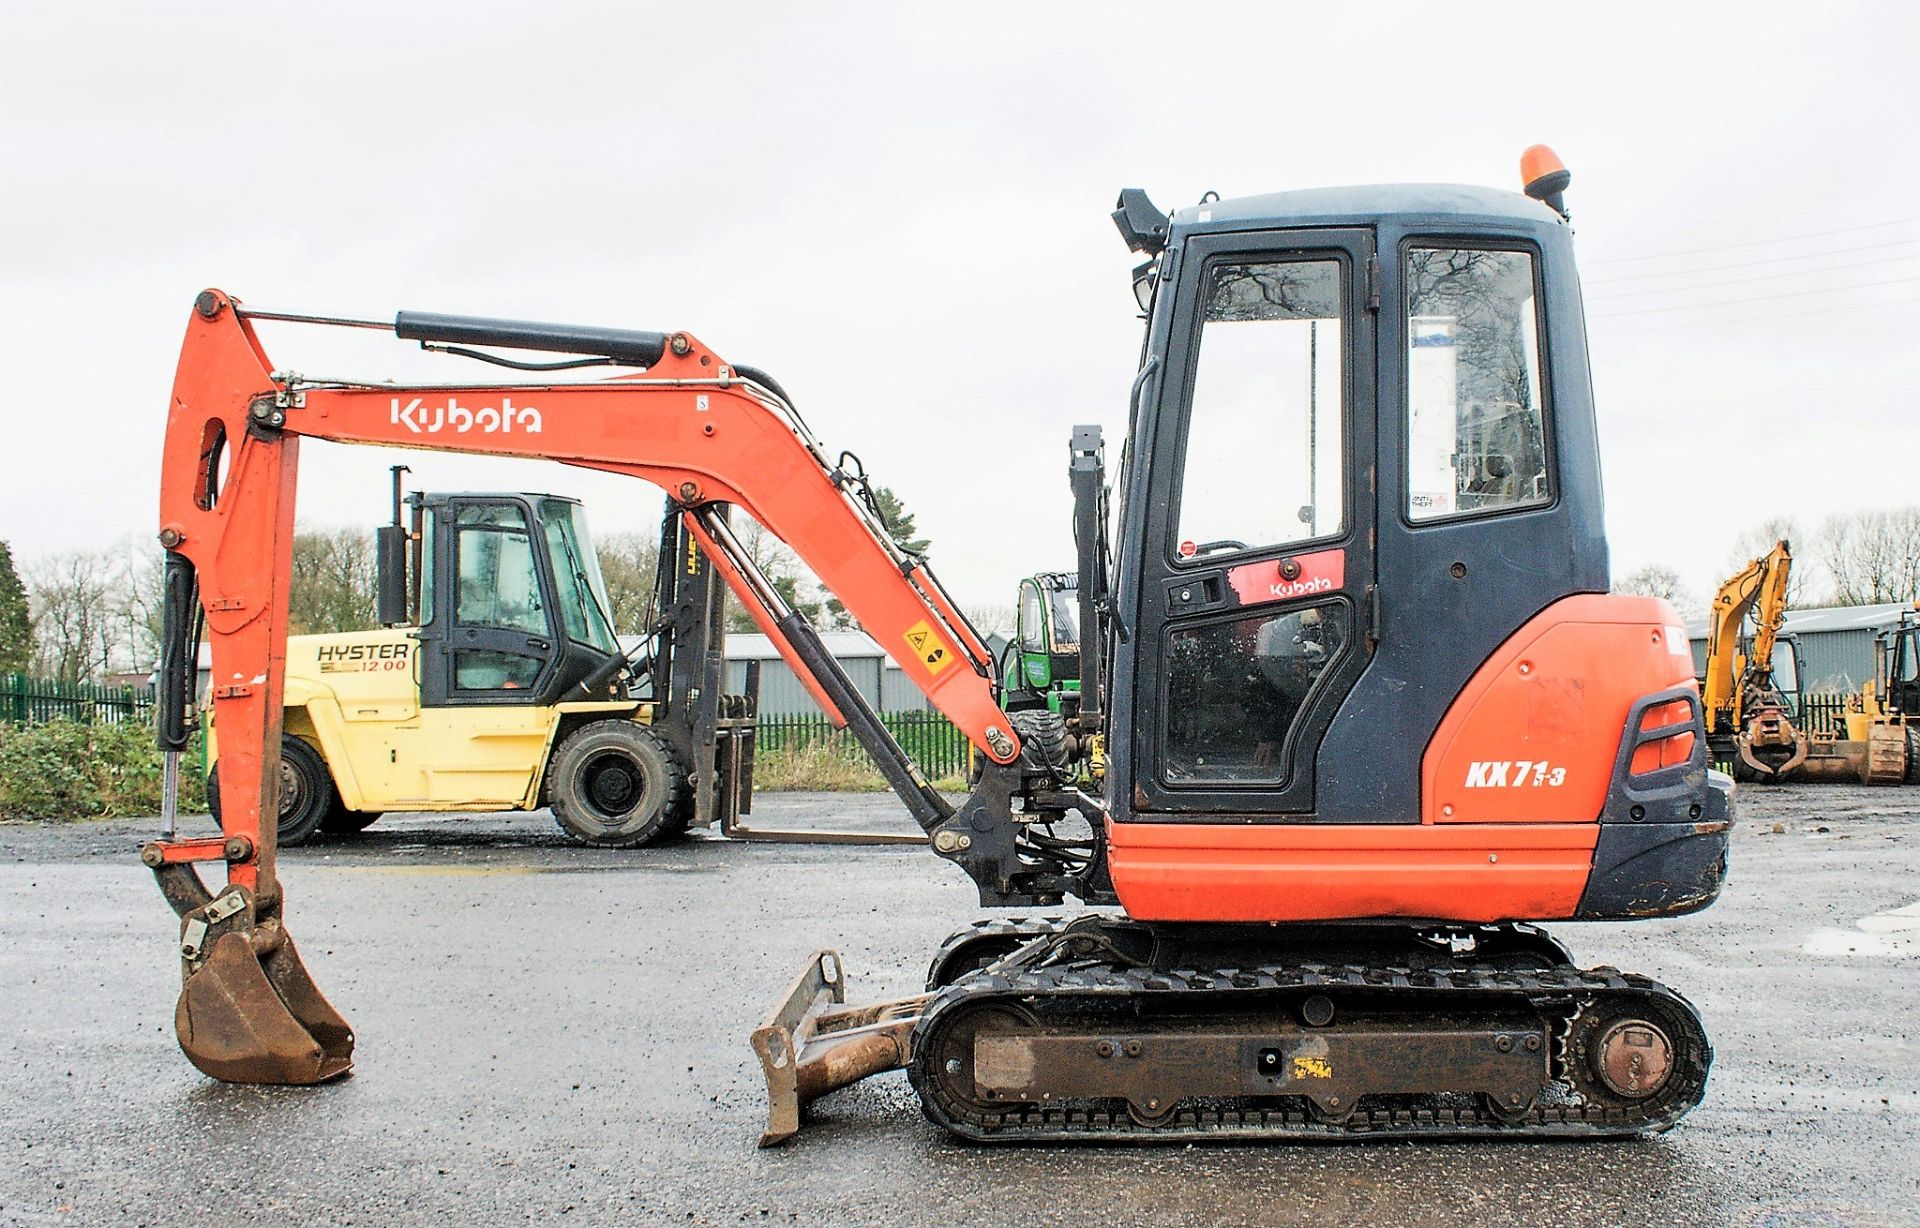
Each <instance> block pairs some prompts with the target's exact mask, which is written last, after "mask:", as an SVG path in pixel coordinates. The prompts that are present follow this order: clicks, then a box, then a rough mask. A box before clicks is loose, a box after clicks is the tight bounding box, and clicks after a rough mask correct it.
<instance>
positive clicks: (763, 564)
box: [727, 512, 851, 632]
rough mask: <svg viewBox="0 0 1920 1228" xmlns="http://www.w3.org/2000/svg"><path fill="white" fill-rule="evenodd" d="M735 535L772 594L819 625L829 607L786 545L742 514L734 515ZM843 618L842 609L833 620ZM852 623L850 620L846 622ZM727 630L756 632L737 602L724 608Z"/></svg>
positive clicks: (750, 618) (749, 618)
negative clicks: (765, 578) (770, 588)
mask: <svg viewBox="0 0 1920 1228" xmlns="http://www.w3.org/2000/svg"><path fill="white" fill-rule="evenodd" d="M733 531H734V535H735V536H737V537H738V538H739V539H740V545H741V548H742V549H744V550H745V551H746V554H747V557H748V558H749V559H751V560H753V565H754V566H755V567H757V568H759V569H760V571H761V573H762V574H763V575H765V576H766V577H767V579H768V581H769V582H770V583H772V585H773V588H774V591H775V592H777V593H779V594H780V596H781V598H782V599H783V600H784V601H785V602H786V603H787V604H788V605H790V606H792V607H793V608H794V609H795V610H797V611H799V613H800V615H801V617H803V618H805V619H806V620H807V621H808V622H810V623H813V624H814V625H815V626H819V625H820V624H821V623H822V622H824V621H827V619H828V617H829V609H828V605H827V603H826V602H825V601H822V599H821V587H820V581H819V580H817V579H815V578H814V576H813V573H812V572H810V571H808V570H807V568H806V565H805V564H804V563H802V562H801V561H800V556H798V555H796V554H795V553H794V552H793V550H792V549H791V548H789V547H788V545H787V544H786V543H785V542H783V541H781V540H780V539H779V538H777V537H775V536H774V535H773V534H772V533H771V532H770V531H769V530H768V529H767V528H766V527H765V526H764V525H762V524H760V522H758V521H756V520H754V519H753V518H752V517H750V516H748V515H746V514H745V513H743V512H742V513H737V514H736V515H735V516H734V520H733ZM844 615H845V608H844V607H841V608H840V610H839V614H838V615H837V616H835V620H836V621H838V618H839V617H841V616H844ZM847 621H848V622H851V620H850V619H848V620H847ZM727 630H728V631H732V632H749V631H757V630H759V628H758V627H756V626H755V625H754V621H753V616H752V615H751V614H748V613H747V611H746V607H744V606H742V605H741V604H740V603H739V602H738V601H732V600H730V601H729V602H728V608H727Z"/></svg>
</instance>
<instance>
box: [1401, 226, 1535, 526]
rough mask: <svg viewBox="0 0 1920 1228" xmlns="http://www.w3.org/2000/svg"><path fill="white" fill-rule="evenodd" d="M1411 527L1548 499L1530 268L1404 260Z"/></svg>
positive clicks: (1480, 260) (1436, 250)
mask: <svg viewBox="0 0 1920 1228" xmlns="http://www.w3.org/2000/svg"><path fill="white" fill-rule="evenodd" d="M1406 273H1407V278H1406V280H1407V449H1408V453H1407V516H1408V518H1409V519H1410V520H1414V521H1423V520H1438V519H1441V518H1443V517H1448V516H1465V515H1473V514H1475V513H1487V512H1498V511H1504V510H1507V509H1509V508H1516V507H1528V506H1532V505H1536V504H1542V503H1547V502H1549V501H1551V499H1552V497H1553V496H1552V492H1551V490H1550V489H1549V485H1548V473H1547V436H1546V425H1545V422H1546V419H1545V411H1544V409H1543V407H1542V405H1541V401H1540V335H1539V328H1538V318H1539V317H1538V315H1537V313H1536V310H1535V304H1534V289H1533V287H1534V278H1533V257H1532V256H1531V255H1529V254H1528V253H1526V252H1507V251H1489V250H1484V249H1479V248H1457V247H1415V248H1411V249H1409V250H1408V252H1407V267H1406Z"/></svg>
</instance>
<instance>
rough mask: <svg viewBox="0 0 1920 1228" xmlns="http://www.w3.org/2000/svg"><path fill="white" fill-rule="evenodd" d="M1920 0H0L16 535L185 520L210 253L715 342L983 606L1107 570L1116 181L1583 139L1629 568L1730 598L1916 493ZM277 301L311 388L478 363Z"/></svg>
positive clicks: (306, 287) (53, 536)
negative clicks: (793, 410)
mask: <svg viewBox="0 0 1920 1228" xmlns="http://www.w3.org/2000/svg"><path fill="white" fill-rule="evenodd" d="M1917 13H1920V8H1917V7H1916V6H1913V5H1908V4H1885V5H1879V6H1865V5H1844V4H1826V5H1818V6H1815V5H1805V4H1794V5H1785V4H1774V5H1768V4H1753V3H1748V4H1740V5H1731V6H1725V7H1710V6H1706V5H1692V4H1687V5H1681V4H1669V5H1662V6H1646V7H1638V6H1630V5H1628V6H1623V5H1616V4H1608V5H1592V6H1580V5H1545V4H1539V3H1530V4H1524V5H1514V6H1491V5H1471V4H1455V5H1435V4H1430V3H1429V4H1418V5H1407V6H1397V5H1391V4H1379V3H1370V4H1366V5H1352V4H1337V3H1321V4H1315V5H1310V6H1309V5H1281V4H1264V5H1254V6H1247V7H1244V8H1243V7H1236V6H1233V5H1226V4H1210V5H1199V6H1192V5H1172V6H1169V5H1164V4H1161V5H1152V6H1139V7H1134V6H1125V5H1119V4H1097V5H1073V6H1066V5H1049V4H1037V3H1032V2H1028V3H1024V4H1018V5H1006V6H998V5H987V4H978V3H968V4H948V5H937V6H936V5H914V4H890V5H872V6H852V5H848V6H838V7H836V6H825V5H821V6H812V5H808V6H800V5H771V4H769V5H765V6H745V5H711V4H695V5H689V4H674V5H655V4H645V3H626V4H618V5H606V6H586V5H565V4H554V3H543V4H527V3H512V4H496V3H480V2H469V3H464V4H459V5H445V6H434V7H429V6H425V5H407V4H392V3H388V4H380V5H357V4H346V3H326V4H315V3H305V4H298V5H292V4H287V5H281V4H270V3H249V4H233V5H188V4H177V3H176V4H166V5H159V4H148V5H126V6H112V5H100V4H86V3H80V2H76V0H62V2H59V3H49V4H29V3H19V2H17V0H0V57H3V58H0V175H3V176H4V182H5V190H4V192H0V223H3V224H0V244H4V249H3V259H0V284H3V286H4V295H3V296H0V310H4V312H5V326H4V328H0V374H3V375H4V379H3V380H0V424H3V426H0V461H3V463H0V513H4V519H0V535H4V536H5V537H6V538H8V539H10V540H11V541H12V543H13V546H14V550H15V553H16V555H19V556H21V557H22V558H23V559H24V560H25V561H26V562H28V563H31V562H32V561H34V560H35V559H39V558H44V557H45V556H47V555H49V554H52V553H54V552H58V551H63V550H71V549H77V548H89V547H99V546H104V545H109V544H112V543H114V542H116V541H120V540H124V539H127V538H128V537H130V536H136V535H137V536H139V537H141V538H147V536H148V535H150V534H151V533H152V532H153V531H154V528H155V527H156V506H155V504H156V490H157V465H158V453H159V444H160V436H161V430H162V425H163V422H164V418H165V412H166V404H167V393H168V389H169V387H170V384H171V379H172V374H173V367H174V362H175V360H176V357H177V354H178V346H179V340H180V335H181V331H182V329H183V327H184V325H185V320H186V316H187V312H188V310H189V307H190V304H191V301H192V299H193V296H194V294H195V293H196V292H197V291H198V290H200V289H201V288H202V287H204V286H209V285H212V286H219V287H221V288H223V289H226V290H228V291H231V292H233V293H234V294H236V295H239V296H240V297H242V298H244V299H246V300H248V301H249V302H250V303H252V304H254V305H256V306H262V307H277V308H290V309H302V310H311V311H317V312H337V313H343V314H359V315H367V316H375V317H386V316H391V314H392V313H393V312H394V311H395V310H396V309H399V308H415V309H425V310H437V311H447V312H455V313H464V314H477V315H504V316H518V317H524V318H533V319H552V320H558V321H563V322H570V323H601V324H611V325H620V326H626V327H634V328H653V329H687V330H690V331H692V332H694V333H695V334H697V335H698V336H699V337H700V338H701V339H702V340H703V341H705V342H706V343H707V344H709V345H710V346H712V347H713V348H714V349H715V350H717V351H718V352H719V353H721V354H722V355H724V356H726V357H728V358H730V359H733V360H735V361H738V362H742V363H746V364H749V365H754V366H759V367H762V368H764V369H766V370H768V371H771V372H772V373H774V374H775V375H776V376H777V377H778V378H779V379H780V380H781V381H782V382H783V383H784V384H785V385H786V387H787V388H788V390H789V391H790V392H792V393H793V394H794V397H795V399H796V401H797V402H798V404H799V406H800V408H801V410H802V412H803V413H804V414H805V415H806V416H807V418H808V419H809V420H810V422H811V423H812V425H813V427H814V429H815V430H816V431H817V432H818V433H819V434H820V435H821V436H822V437H823V439H824V440H825V442H826V443H827V444H828V446H829V447H831V448H834V449H839V448H852V449H854V450H855V451H857V452H859V453H860V454H861V455H862V456H863V457H864V458H865V459H866V462H867V465H868V468H869V470H870V471H871V472H873V473H874V474H875V475H877V477H878V478H879V480H880V481H882V482H884V483H886V484H887V485H890V486H892V487H893V488H894V489H895V490H897V491H898V492H899V493H900V495H901V496H902V497H903V499H904V500H905V502H906V504H907V506H908V507H909V508H910V509H911V510H912V511H914V512H915V513H916V514H917V515H918V517H919V525H920V528H921V530H922V531H923V532H924V533H925V535H927V536H928V537H930V538H931V539H932V540H933V543H934V551H933V560H934V564H935V566H936V568H937V569H938V570H939V571H940V572H941V573H942V575H943V576H944V577H945V578H946V579H947V581H948V582H949V584H950V586H951V587H953V588H954V589H955V590H956V591H957V592H958V593H959V595H960V596H961V598H962V600H963V601H964V602H967V603H972V604H982V603H993V602H1001V603H1004V602H1007V601H1009V600H1010V598H1011V592H1012V585H1013V583H1014V581H1015V579H1016V578H1017V577H1018V576H1019V575H1020V574H1022V573H1025V572H1029V571H1032V570H1035V569H1037V568H1043V567H1051V566H1062V565H1065V564H1067V563H1068V562H1069V561H1070V559H1071V536H1070V534H1069V531H1068V527H1067V515H1068V508H1069V500H1068V497H1067V486H1066V477H1065V466H1066V440H1067V433H1068V430H1069V428H1070V427H1071V425H1072V424H1074V423H1076V422H1082V421H1096V422H1100V423H1103V424H1104V425H1105V426H1106V428H1107V430H1108V434H1109V437H1110V438H1113V439H1117V438H1118V437H1119V435H1120V433H1121V431H1122V430H1123V428H1124V421H1123V419H1124V402H1125V399H1126V395H1127V389H1128V385H1129V382H1130V381H1131V379H1132V376H1133V370H1134V364H1135V361H1136V358H1137V349H1138V345H1139V330H1140V325H1139V323H1138V322H1137V321H1136V319H1135V318H1134V307H1133V304H1132V299H1131V296H1130V293H1129V290H1128V284H1127V275H1128V269H1129V268H1130V266H1131V265H1132V263H1133V258H1132V257H1130V255H1129V254H1128V253H1127V252H1126V251H1125V249H1124V248H1123V246H1122V245H1121V243H1120V240H1119V239H1118V237H1117V236H1116V234H1115V232H1114V229H1113V226H1112V224H1111V223H1110V222H1109V221H1108V219H1107V213H1108V211H1109V210H1110V209H1111V208H1112V205H1113V198H1114V196H1115V194H1116V192H1117V190H1118V189H1119V188H1121V187H1126V186H1138V187H1143V188H1145V189H1147V190H1148V192H1149V193H1150V194H1151V195H1152V197H1153V199H1154V200H1155V201H1156V202H1157V203H1158V204H1160V205H1161V206H1162V207H1164V208H1172V207H1175V206H1180V205H1186V204H1189V203H1192V202H1193V201H1194V200H1195V199H1197V198H1198V197H1199V196H1200V194H1201V193H1202V192H1203V191H1207V190H1214V191H1218V192H1220V193H1221V194H1222V195H1225V196H1234V195H1244V194H1252V193H1259V192H1267V191H1274V190H1279V189H1285V188H1293V187H1308V186H1322V185H1329V184H1339V183H1365V182H1391V181H1456V182H1468V183H1480V184H1491V185H1495V186H1499V187H1517V186H1518V174H1517V159H1518V156H1519V153H1520V151H1521V150H1522V149H1523V148H1524V147H1525V146H1527V145H1529V144H1531V143H1533V142H1536V141H1545V142H1548V143H1550V144H1552V145H1553V146H1554V147H1555V148H1556V149H1557V150H1559V152H1560V153H1561V155H1562V156H1563V157H1564V158H1565V160H1566V161H1567V163H1568V165H1569V166H1570V168H1571V169H1572V171H1573V173H1574V183H1573V187H1572V190H1571V192H1570V193H1569V195H1568V203H1569V207H1570V208H1571V209H1572V211H1573V213H1574V215H1575V219H1576V222H1577V228H1578V235H1579V238H1578V248H1579V251H1580V255H1581V261H1582V265H1583V270H1584V274H1585V277H1586V280H1587V294H1588V301H1589V310H1590V313H1591V314H1592V316H1593V317H1594V322H1593V325H1592V334H1591V347H1592V350H1593V358H1594V371H1595V376H1594V378H1595V384H1596V391H1597V394H1598V404H1599V413H1600V423H1601V434H1602V437H1603V439H1604V441H1605V449H1606V451H1605V467H1606V478H1607V521H1608V530H1609V533H1610V535H1611V539H1612V544H1613V558H1614V572H1615V575H1616V577H1618V576H1623V575H1625V574H1627V573H1629V572H1631V571H1633V570H1634V569H1636V568H1638V567H1640V566H1642V565H1643V564H1647V563H1652V562H1663V563H1667V564H1670V565H1672V566H1674V567H1676V568H1677V569H1679V570H1680V572H1681V573H1682V575H1683V577H1684V578H1685V579H1686V580H1687V582H1688V583H1690V584H1691V585H1692V586H1693V587H1694V588H1695V589H1696V590H1697V591H1705V590H1709V589H1710V588H1711V587H1712V585H1713V584H1714V583H1715V582H1716V580H1717V578H1718V577H1719V576H1721V575H1722V574H1723V573H1724V568H1725V566H1726V564H1727V562H1728V561H1729V559H1730V558H1731V557H1732V553H1733V550H1734V543H1735V539H1736V538H1737V537H1739V536H1740V535H1741V534H1742V533H1743V532H1745V531H1746V530H1748V529H1750V528H1751V527H1752V526H1754V525H1756V524H1757V523H1759V522H1760V521H1761V520H1763V519H1765V518H1766V517H1768V516H1770V515H1776V514H1786V515H1791V516H1795V517H1798V518H1801V519H1802V520H1803V521H1807V522H1813V523H1817V522H1818V521H1819V520H1820V519H1821V518H1823V517H1824V516H1826V515H1828V514H1830V513H1833V512H1835V511H1844V510H1851V509H1862V508H1872V507H1879V506H1887V505H1891V504H1895V503H1912V502H1915V501H1920V481H1916V479H1915V477H1914V474H1915V472H1916V469H1915V461H1914V458H1915V457H1916V456H1917V455H1920V397H1917V396H1916V388H1920V370H1916V358H1917V357H1920V349H1917V348H1916V345H1915V341H1914V338H1915V333H1916V326H1920V222H1916V221H1915V218H1916V217H1920V157H1916V156H1915V152H1916V151H1915V144H1914V142H1915V138H1914V131H1915V127H1916V121H1920V85H1917V84H1916V82H1917V81H1920V17H1916V14H1917ZM1735 245H1739V246H1735ZM1672 253H1678V254H1672ZM1652 257H1660V258H1657V259H1654V258H1652ZM1842 266H1848V267H1842ZM262 335H263V338H264V340H265V342H266V344H267V346H268V349H269V352H270V353H271V354H272V356H273V358H274V359H275V361H276V362H277V363H279V364H280V365H282V366H285V367H291V368H293V369H296V370H300V371H303V372H307V373H309V374H328V375H339V374H354V375H361V376H376V377H380V376H389V375H391V376H397V377H400V378H418V379H428V380H446V379H455V378H464V377H466V373H468V372H475V371H477V372H479V373H481V374H482V376H483V377H484V373H485V371H486V370H487V369H484V368H474V367H473V366H472V364H469V363H465V362H461V361H459V360H454V359H448V358H443V357H432V356H428V355H423V354H421V353H420V352H419V351H417V350H415V349H414V348H413V347H412V346H411V345H408V344H404V343H400V342H396V341H394V340H393V339H391V338H382V337H380V336H379V335H376V334H353V333H340V332H335V331H332V330H313V329H304V328H293V327H288V326H264V327H263V329H262ZM392 459H393V458H391V457H390V456H388V455H386V454H384V453H381V452H378V451H374V450H369V449H350V448H345V447H339V446H330V445H320V444H309V445H308V446H307V447H306V448H305V449H304V454H303V457H302V462H301V464H302V485H301V502H300V509H301V515H302V518H303V520H304V521H305V522H307V523H311V524H336V523H367V524H372V523H375V522H377V521H378V520H380V519H382V518H383V517H384V509H385V502H386V493H385V492H386V481H385V466H386V465H387V464H389V463H391V461H392ZM402 459H404V460H406V461H407V462H408V463H410V464H412V466H413V469H414V479H415V481H416V482H417V483H418V484H420V485H423V486H427V487H435V488H449V487H467V488H485V487H502V488H533V489H551V490H559V491H564V492H567V493H574V494H578V495H580V496H582V497H583V498H585V499H586V500H587V501H588V503H589V506H590V509H591V514H592V518H593V521H594V523H595V526H596V528H597V529H598V530H600V531H602V532H606V531H609V530H614V529H623V528H633V529H638V528H649V529H650V528H651V526H652V525H653V524H654V523H655V521H656V518H657V515H658V510H659V499H658V497H657V495H656V494H655V493H654V492H653V491H652V489H651V488H647V487H642V486H638V485H636V484H634V483H632V482H627V481H623V480H620V479H615V478H611V477H606V476H596V475H591V474H586V473H577V472H572V471H568V470H564V469H560V468H558V467H554V466H546V465H539V464H533V463H510V462H500V461H480V460H472V459H464V458H455V457H447V456H429V455H424V454H418V453H415V454H408V455H405V456H404V457H402Z"/></svg>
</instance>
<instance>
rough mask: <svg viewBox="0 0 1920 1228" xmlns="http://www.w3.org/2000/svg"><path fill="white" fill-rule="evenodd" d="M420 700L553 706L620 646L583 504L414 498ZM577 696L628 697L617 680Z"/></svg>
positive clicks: (531, 498)
mask: <svg viewBox="0 0 1920 1228" xmlns="http://www.w3.org/2000/svg"><path fill="white" fill-rule="evenodd" d="M410 500H411V502H412V503H413V506H414V514H415V520H416V524H417V525H418V528H419V548H418V549H419V553H418V570H417V573H416V575H417V590H416V596H417V606H418V608H417V615H416V618H415V624H416V625H417V626H418V628H419V630H418V631H417V632H416V635H417V636H418V638H419V640H420V663H421V664H420V702H421V704H422V706H424V707H473V706H485V705H524V706H532V707H547V706H551V705H552V704H554V703H557V702H559V701H560V700H561V699H562V698H563V697H567V696H568V695H569V693H570V692H575V691H576V690H577V688H579V687H580V685H581V683H582V682H585V681H588V680H589V679H590V677H591V676H592V675H594V674H595V673H596V672H603V671H602V666H604V665H605V664H606V663H607V661H608V659H609V658H611V657H614V656H617V655H618V654H619V652H620V647H619V644H618V642H617V641H616V640H615V638H614V628H613V622H612V613H611V605H610V603H609V602H608V599H607V587H606V581H605V580H604V579H603V578H602V577H601V575H600V563H599V559H598V558H597V557H596V555H595V553H594V549H593V541H592V538H591V537H589V536H588V533H587V523H586V511H585V509H584V508H582V507H581V506H580V503H579V501H578V500H575V499H569V498H565V497H562V496H558V495H544V494H511V495H502V494H416V495H413V496H411V497H410ZM599 689H600V692H601V693H598V694H594V695H591V696H589V695H584V694H575V695H573V698H580V699H587V698H591V699H620V698H623V697H624V696H623V693H622V691H621V690H620V684H619V682H618V681H609V682H608V683H606V684H605V685H604V687H602V688H599Z"/></svg>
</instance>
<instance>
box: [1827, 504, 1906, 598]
mask: <svg viewBox="0 0 1920 1228" xmlns="http://www.w3.org/2000/svg"><path fill="white" fill-rule="evenodd" d="M1820 557H1821V559H1822V561H1824V562H1825V563H1826V565H1827V571H1828V572H1829V573H1830V575H1831V576H1832V580H1833V600H1834V603H1835V604H1837V605H1874V604H1877V603H1880V602H1884V601H1912V600H1913V599H1914V597H1915V596H1916V595H1920V505H1915V506H1911V507H1896V508H1889V509H1887V510H1885V511H1879V512H1852V513H1848V514H1846V515H1840V516H1834V517H1831V518H1829V519H1828V521H1827V522H1826V524H1825V525H1824V526H1822V528H1821V532H1820Z"/></svg>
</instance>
